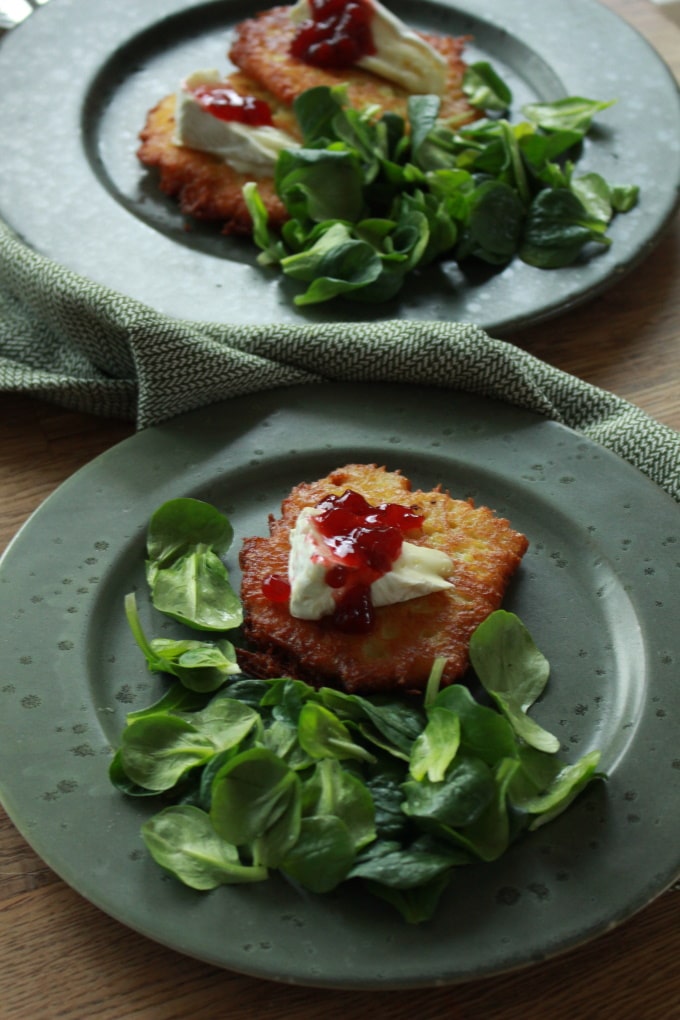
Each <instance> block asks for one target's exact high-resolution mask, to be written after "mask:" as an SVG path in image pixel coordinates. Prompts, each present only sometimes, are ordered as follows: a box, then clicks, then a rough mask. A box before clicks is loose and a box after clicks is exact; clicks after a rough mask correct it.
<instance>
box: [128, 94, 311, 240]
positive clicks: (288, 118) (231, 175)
mask: <svg viewBox="0 0 680 1020" xmlns="http://www.w3.org/2000/svg"><path fill="white" fill-rule="evenodd" d="M227 81H228V83H229V84H230V85H231V87H232V88H234V89H235V90H236V91H237V92H238V93H239V94H240V95H243V96H249V95H251V96H252V95H254V96H257V98H259V99H265V100H267V101H268V102H269V104H270V106H271V107H272V110H273V113H272V120H273V121H274V123H275V124H276V126H277V127H279V128H281V129H282V130H285V131H288V133H289V134H292V135H293V137H296V136H297V137H299V132H298V130H297V126H296V124H295V118H294V117H293V115H292V113H291V112H290V111H289V110H287V109H285V108H281V106H280V104H278V103H277V102H276V100H275V99H274V98H273V97H272V96H268V94H267V93H266V92H265V91H264V90H263V89H261V88H259V87H258V86H257V85H255V84H254V83H253V82H249V81H248V79H247V78H246V77H245V76H244V75H241V74H234V75H231V76H230V77H229V78H228V79H227ZM175 102H176V99H175V96H174V95H171V96H166V97H165V99H162V100H161V102H160V103H158V104H157V105H156V106H155V107H154V108H153V110H151V111H150V112H149V113H148V115H147V119H146V124H145V125H144V128H143V129H142V131H141V132H140V136H139V137H140V139H141V142H142V144H141V146H140V147H139V149H138V151H137V156H138V158H139V159H140V161H141V162H142V163H144V164H145V166H148V167H152V168H156V169H157V170H158V172H159V187H160V189H161V191H163V192H164V193H165V194H166V195H169V196H170V197H171V198H177V199H178V201H179V205H180V209H181V210H182V213H183V214H184V215H185V216H193V217H195V219H198V220H206V221H216V222H219V223H221V224H222V232H223V233H224V234H239V235H247V234H250V233H251V232H252V220H251V217H250V213H249V212H248V209H247V207H246V203H245V199H244V197H243V185H244V184H245V183H246V182H247V181H249V180H252V179H253V178H252V175H248V174H244V173H238V172H237V171H236V170H234V169H233V167H231V166H229V165H228V164H227V163H225V162H224V160H222V159H221V158H220V157H219V156H213V155H212V154H211V153H209V152H199V151H198V149H189V148H187V147H185V146H181V145H176V144H175V143H174V141H173V138H174V134H175ZM258 189H259V192H260V196H261V198H262V201H263V202H264V204H265V206H266V208H267V211H268V213H269V222H270V224H271V226H272V227H274V228H277V227H280V226H281V224H282V223H283V222H284V221H285V220H286V219H287V218H288V213H287V212H286V208H285V206H284V205H283V202H282V201H281V200H280V198H279V197H278V195H277V194H276V190H275V188H274V180H273V178H271V177H261V178H259V179H258Z"/></svg>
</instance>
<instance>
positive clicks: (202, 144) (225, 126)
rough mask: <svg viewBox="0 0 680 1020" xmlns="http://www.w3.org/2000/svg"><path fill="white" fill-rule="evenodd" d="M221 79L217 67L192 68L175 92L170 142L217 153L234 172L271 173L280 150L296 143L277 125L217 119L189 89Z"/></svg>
mask: <svg viewBox="0 0 680 1020" xmlns="http://www.w3.org/2000/svg"><path fill="white" fill-rule="evenodd" d="M222 80H223V79H222V78H221V76H220V75H219V73H218V72H217V71H212V70H209V71H194V73H193V74H190V75H189V76H188V78H186V79H185V80H184V81H183V82H182V85H181V87H180V89H179V91H178V92H177V103H176V111H175V136H174V138H173V142H174V143H175V145H186V146H187V147H188V148H190V149H199V150H200V151H201V152H209V153H211V154H212V155H213V156H219V157H220V159H223V160H224V162H225V163H228V164H229V166H231V167H233V168H234V170H236V172H237V173H241V174H249V175H252V176H253V177H271V175H272V173H273V172H274V166H275V164H276V160H277V159H278V156H279V153H280V152H281V150H282V149H297V148H298V147H299V146H298V143H297V142H296V140H295V139H294V138H293V137H292V136H291V135H289V134H288V133H287V132H285V131H281V130H280V129H279V128H276V127H272V126H270V125H265V126H263V127H251V126H250V125H249V124H239V123H238V122H237V121H225V120H220V119H219V118H218V117H213V115H212V114H211V113H208V112H207V110H204V109H203V107H202V106H201V104H200V103H199V102H198V100H197V99H196V97H195V96H194V95H193V93H192V89H195V88H197V87H198V86H199V85H217V84H219V83H220V82H221V81H222Z"/></svg>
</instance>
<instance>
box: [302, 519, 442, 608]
mask: <svg viewBox="0 0 680 1020" xmlns="http://www.w3.org/2000/svg"><path fill="white" fill-rule="evenodd" d="M316 513H318V511H316V510H315V509H314V508H313V507H306V508H305V509H304V510H302V511H301V513H300V515H299V517H298V519H297V521H296V523H295V527H294V528H293V529H292V530H291V533H290V555H289V557H288V580H289V582H290V588H291V593H290V602H289V611H290V615H291V616H294V617H296V619H298V620H320V619H321V617H322V616H330V615H331V614H332V613H333V610H334V609H335V600H334V598H333V590H334V589H332V588H330V587H329V586H328V585H327V584H326V580H325V578H326V571H327V570H328V569H329V568H330V567H333V566H336V565H337V560H333V558H332V557H331V555H330V554H329V552H328V549H327V548H326V547H325V545H324V544H323V542H322V541H321V539H320V538H319V536H318V533H317V532H316V529H315V528H314V516H315V514H316ZM452 571H453V563H452V562H451V560H450V559H449V557H448V556H446V554H445V553H442V552H440V551H439V550H438V549H430V548H429V547H427V546H421V545H414V544H413V543H412V542H403V543H402V547H401V553H400V555H399V556H398V558H397V559H396V560H395V561H394V563H393V565H392V569H391V570H390V571H388V573H386V574H384V575H383V576H382V577H380V578H378V580H377V581H374V582H373V584H372V585H371V601H372V602H373V605H374V606H391V605H394V604H395V603H397V602H407V601H408V600H409V599H414V598H420V597H421V596H422V595H429V594H430V593H431V592H434V591H443V590H444V589H446V588H452V587H453V585H452V584H451V582H450V581H447V580H446V576H447V575H448V574H451V572H452Z"/></svg>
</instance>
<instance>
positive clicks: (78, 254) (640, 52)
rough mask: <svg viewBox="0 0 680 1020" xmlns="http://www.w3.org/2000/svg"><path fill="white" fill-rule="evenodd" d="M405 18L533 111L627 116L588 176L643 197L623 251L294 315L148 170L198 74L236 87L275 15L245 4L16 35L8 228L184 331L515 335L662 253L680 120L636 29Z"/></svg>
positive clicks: (553, 20)
mask: <svg viewBox="0 0 680 1020" xmlns="http://www.w3.org/2000/svg"><path fill="white" fill-rule="evenodd" d="M264 6H266V4H261V5H260V7H264ZM391 6H392V7H393V9H394V10H395V12H396V13H398V14H399V15H401V16H402V17H403V18H404V20H405V21H406V22H407V23H409V24H410V25H413V26H415V27H419V28H423V29H431V30H434V31H440V32H445V33H453V34H459V33H462V34H467V33H471V34H472V35H473V36H474V42H473V43H471V45H470V47H469V50H468V57H469V59H470V60H473V59H488V60H491V61H492V63H493V64H494V66H496V67H497V68H498V70H499V71H500V72H501V74H503V76H504V77H505V78H506V79H507V80H508V82H509V83H510V84H511V86H512V89H513V92H514V97H515V103H514V108H515V110H517V111H518V110H519V108H520V106H521V105H522V103H524V102H527V101H534V100H537V99H540V100H554V99H558V98H560V97H562V96H565V95H569V94H571V95H574V94H576V95H583V96H587V97H589V98H595V99H617V100H618V103H617V105H616V106H614V107H612V108H611V109H610V110H608V111H606V113H604V114H603V115H602V116H601V118H600V120H599V124H600V127H599V128H598V130H597V132H596V133H595V134H594V136H593V141H592V142H589V143H588V145H587V147H586V151H585V157H584V159H583V160H582V161H580V163H579V172H580V171H581V170H583V171H587V170H596V171H598V172H601V173H602V174H604V176H605V177H607V178H608V179H609V180H612V181H613V182H615V183H637V184H639V185H640V186H641V188H642V201H641V203H640V206H639V208H637V209H636V210H634V211H633V212H631V213H629V214H627V215H625V216H620V217H619V218H618V219H617V220H616V221H615V222H614V224H613V226H612V229H611V236H612V238H613V244H612V246H611V248H610V249H609V250H608V251H600V252H599V253H598V254H596V255H594V256H593V257H591V258H590V259H589V260H587V261H585V262H583V263H579V264H578V265H575V266H573V267H570V268H566V269H560V270H558V271H553V272H546V271H543V270H539V269H534V268H531V267H529V266H526V265H524V264H522V263H520V262H517V263H513V264H512V265H510V266H509V267H507V268H506V269H505V270H503V271H502V272H491V271H484V270H482V269H480V267H477V268H476V269H475V270H474V271H472V270H470V271H469V272H467V273H466V274H464V273H462V272H461V271H460V269H459V268H458V267H457V266H456V264H455V263H453V262H443V263H441V264H440V265H437V266H436V267H434V268H430V269H428V272H427V273H426V274H423V275H422V276H420V277H419V278H418V279H414V280H413V281H412V282H411V283H409V285H408V286H407V288H406V289H405V290H404V291H403V292H402V294H401V296H400V297H399V299H398V300H395V301H392V302H390V303H389V304H386V305H382V306H378V307H377V308H370V307H367V306H364V305H357V304H351V303H347V302H338V303H335V304H332V305H328V306H326V305H324V306H320V307H316V308H312V309H308V310H298V309H296V308H295V306H294V305H293V303H292V298H293V296H294V294H295V293H296V292H297V289H296V288H297V285H296V284H294V283H292V282H291V281H289V280H282V279H281V276H280V274H278V273H275V272H273V271H265V270H262V269H260V268H258V267H257V265H256V263H255V256H256V251H255V248H254V246H253V245H252V244H251V243H250V242H249V241H247V240H227V239H225V238H223V237H221V236H220V234H219V232H218V231H217V230H216V229H215V228H212V227H205V226H200V225H197V224H195V223H192V224H190V225H188V224H186V223H185V222H184V221H183V219H182V217H181V215H180V214H179V211H178V209H177V206H176V205H175V204H174V203H173V202H170V201H169V200H165V199H164V198H163V197H162V196H161V195H160V193H159V191H158V189H157V186H156V183H155V180H154V178H153V177H151V176H150V175H147V173H146V172H145V171H144V169H143V168H142V167H141V166H140V165H139V164H138V162H137V159H136V157H135V150H136V147H137V144H138V143H137V133H138V131H139V129H140V128H141V126H142V125H143V123H144V120H145V116H146V112H147V110H148V109H149V108H150V107H151V106H153V105H154V104H155V103H156V102H157V101H158V100H159V99H160V98H161V97H162V96H164V95H166V94H167V93H169V92H172V91H174V89H175V88H176V87H177V84H178V82H179V81H180V79H181V78H182V77H183V76H184V75H186V74H187V73H188V72H189V71H192V70H194V69H196V68H202V67H216V68H218V69H220V70H222V69H224V70H226V69H227V67H228V62H227V58H226V52H227V50H228V45H229V34H230V31H231V29H232V28H233V26H234V25H235V24H236V23H237V22H238V21H240V20H241V19H243V18H245V17H248V16H252V14H253V13H254V11H255V10H257V9H259V8H258V7H256V6H255V5H254V4H253V3H252V2H247V0H215V2H212V3H205V2H201V0H143V2H142V3H140V2H139V0H117V2H116V3H110V2H109V0H59V2H58V3H50V4H48V5H47V6H46V7H45V8H43V9H41V10H39V11H38V12H36V13H35V14H34V15H32V16H31V17H30V18H29V19H28V20H27V21H26V22H25V23H24V24H23V25H21V26H20V27H19V28H17V29H15V30H13V31H12V32H11V33H9V34H8V36H7V37H6V38H5V39H3V41H2V44H0V89H1V90H2V103H1V104H0V137H1V138H2V140H3V141H2V146H3V153H2V173H1V174H0V215H2V216H3V217H4V218H5V219H6V220H7V222H8V223H9V224H10V225H11V226H12V227H14V228H15V230H16V231H17V232H18V233H19V234H20V235H21V236H22V237H23V238H24V239H25V240H26V241H27V242H28V243H29V244H30V245H32V246H33V247H34V248H36V249H37V250H38V251H40V252H42V253H45V254H47V255H49V256H51V257H52V258H53V259H55V260H56V261H58V262H60V263H62V264H63V265H65V266H67V267H69V268H71V269H74V270H76V271H77V272H79V273H81V274H82V275H84V276H86V277H89V278H91V279H93V280H95V281H97V282H99V283H103V284H106V285H108V286H110V287H112V288H114V289H116V290H118V291H120V292H122V293H124V294H127V295H130V296H132V297H135V298H137V299H139V300H141V301H143V302H145V303H147V304H149V305H152V306H153V307H155V308H156V309H158V310H160V311H162V312H165V313H167V314H169V315H172V316H177V317H179V318H186V319H193V320H203V321H206V320H207V321H216V322H223V321H225V320H226V321H230V322H238V323H267V322H274V321H276V322H280V321H291V322H305V321H309V322H315V321H318V322H328V321H345V320H347V321H360V320H365V319H395V318H396V319H399V318H405V319H433V320H445V321H455V320H459V321H467V322H474V323H477V324H478V325H480V326H482V327H483V328H486V329H488V330H490V331H493V332H496V333H500V332H506V333H507V332H509V331H511V330H512V329H514V328H516V327H518V326H520V325H522V324H526V323H528V322H535V321H538V320H540V319H544V318H547V317H550V316H553V315H556V314H558V313H560V312H561V311H563V310H564V309H566V308H569V307H570V306H573V305H576V304H578V303H580V302H583V301H584V300H586V299H588V298H590V297H592V296H593V295H594V294H596V293H598V292H599V291H601V290H602V289H603V288H605V287H606V286H608V285H609V284H611V283H612V282H614V281H616V280H617V278H619V277H620V275H621V274H622V273H623V272H624V271H625V270H628V269H630V268H631V267H632V266H634V265H635V264H636V263H637V262H639V261H640V260H641V259H642V258H644V257H645V256H646V255H647V254H648V253H649V251H650V249H651V248H652V246H653V245H654V243H655V241H656V239H657V237H658V234H659V232H660V230H661V228H662V227H663V225H664V224H665V223H666V221H667V220H668V218H669V217H670V215H671V213H672V211H673V209H674V207H675V204H676V201H677V189H678V182H679V181H680V102H679V99H678V92H677V87H676V85H675V82H674V80H673V78H672V77H671V75H670V73H669V72H668V70H667V68H666V67H665V65H664V64H663V63H662V62H661V60H660V59H659V57H658V55H657V54H656V53H655V52H654V51H653V50H652V49H651V48H650V46H649V45H648V44H647V43H646V42H645V41H644V40H643V39H642V38H641V37H640V36H639V35H638V34H637V33H636V32H634V31H633V29H632V28H630V27H629V26H628V25H627V24H626V23H625V22H623V21H622V20H620V19H619V18H618V17H616V16H615V15H614V14H612V13H611V12H610V11H609V10H607V9H606V8H605V7H603V6H602V5H601V4H599V3H597V2H596V0H580V2H579V3H564V0H542V2H541V3H540V4H538V3H530V2H529V0H433V2H429V0H394V3H393V4H392V5H391ZM187 228H188V229H187Z"/></svg>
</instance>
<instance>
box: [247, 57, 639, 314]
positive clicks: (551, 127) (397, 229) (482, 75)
mask: <svg viewBox="0 0 680 1020" xmlns="http://www.w3.org/2000/svg"><path fill="white" fill-rule="evenodd" d="M464 89H465V91H466V92H467V93H468V96H469V98H470V99H471V101H472V102H473V103H474V104H475V105H478V106H480V107H482V108H483V109H484V110H485V111H486V113H487V116H486V117H484V118H483V119H480V120H477V121H475V122H472V123H470V124H466V125H463V126H460V125H459V124H458V125H457V124H456V123H451V122H446V121H444V120H441V119H440V118H439V112H440V105H441V104H440V100H439V98H438V97H437V96H433V95H424V96H411V97H410V99H409V101H408V107H407V116H406V118H405V119H404V118H402V117H400V116H398V115H396V114H394V113H386V114H383V115H382V116H380V115H379V114H378V112H377V111H376V110H375V109H374V108H367V109H364V110H356V109H354V108H352V107H351V106H350V105H349V102H348V98H347V89H346V87H345V86H335V87H332V88H329V87H326V86H318V87H315V88H312V89H309V90H308V91H306V92H304V93H302V95H300V96H299V97H298V98H297V99H296V100H295V103H294V112H295V115H296V118H297V121H298V124H299V128H300V132H301V134H302V145H301V147H300V148H299V149H296V150H284V151H282V152H281V154H280V155H279V158H278V161H277V164H276V169H275V185H276V190H277V193H278V195H279V197H280V198H281V200H282V202H283V204H284V205H285V207H286V209H287V212H288V216H289V218H288V220H287V221H286V222H285V223H284V225H283V227H282V229H281V231H280V233H279V234H276V233H274V232H273V231H272V230H271V229H270V227H269V224H268V216H267V211H266V208H265V205H264V203H263V201H262V199H261V197H260V195H259V193H258V190H257V184H255V183H253V182H250V183H248V184H246V185H245V187H244V191H243V193H244V198H245V201H246V204H247V207H248V210H249V212H250V215H251V218H252V220H253V231H254V239H255V243H256V245H257V246H258V247H259V248H260V249H261V252H260V255H259V257H258V261H259V263H260V265H262V266H268V267H278V268H279V269H280V270H281V271H282V272H283V273H284V274H285V275H286V276H289V277H291V278H292V279H294V280H296V281H298V282H300V283H301V284H304V285H306V287H305V289H304V290H303V291H301V292H300V293H299V294H298V295H297V296H296V297H295V299H294V300H295V302H296V304H298V305H309V304H317V303H320V302H324V301H329V300H332V299H334V298H344V299H349V300H352V301H363V302H373V303H375V302H383V301H388V300H390V299H392V298H394V297H395V296H396V295H397V294H398V293H399V291H400V290H401V288H402V286H403V284H404V281H405V279H406V278H407V277H408V276H409V275H410V274H411V273H413V272H419V271H422V270H423V269H424V268H425V267H426V266H427V265H428V264H430V263H431V262H432V261H433V260H435V259H438V258H442V257H447V258H451V259H454V260H456V261H458V262H459V263H463V262H465V261H466V260H468V259H480V260H482V261H484V262H486V263H489V264H491V265H493V266H497V267H503V266H505V265H507V264H508V263H509V262H511V261H512V260H513V259H515V258H519V259H521V260H522V261H524V262H526V263H528V264H529V265H532V266H536V267H539V268H542V269H555V268H559V267H561V266H566V265H570V264H572V263H573V262H575V261H577V260H579V259H582V258H584V257H587V256H588V254H589V252H590V250H591V247H592V249H593V250H597V249H598V248H600V249H601V248H603V247H607V246H608V245H609V244H610V239H609V237H608V236H607V235H606V231H607V229H608V227H609V224H610V223H611V221H612V219H613V217H614V216H615V215H617V214H619V213H623V212H627V211H628V210H630V209H631V208H632V207H633V206H634V205H635V203H636V202H637V198H638V189H637V188H636V187H634V186H628V185H623V186H621V185H613V184H609V183H608V182H606V181H605V180H604V179H603V178H601V177H600V176H599V175H597V174H592V173H591V174H584V175H583V176H581V177H579V178H574V174H573V170H574V161H575V160H576V158H577V156H578V155H579V153H580V150H581V149H582V145H581V143H582V142H583V139H584V138H585V136H586V134H587V132H588V131H589V130H590V128H591V124H592V121H593V118H594V117H595V116H596V115H597V114H599V113H600V112H602V111H604V110H606V109H607V108H608V107H609V106H611V105H612V101H603V102H600V101H595V100H589V99H585V98H582V97H580V96H576V97H567V98H565V99H561V100H558V101H557V102H555V103H534V104H529V105H527V106H525V107H523V108H522V113H523V114H524V118H525V119H524V120H521V121H518V122H514V121H513V120H512V119H511V118H510V117H509V115H508V116H502V114H506V112H507V110H508V108H509V106H510V104H511V101H512V95H511V93H510V90H509V89H508V88H507V86H506V85H505V84H504V83H503V82H502V80H501V79H500V78H499V77H498V75H497V74H496V72H495V71H494V70H493V68H491V66H490V65H488V64H486V63H484V62H481V63H478V64H474V65H472V66H471V67H470V68H468V70H467V73H466V75H465V79H464Z"/></svg>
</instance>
